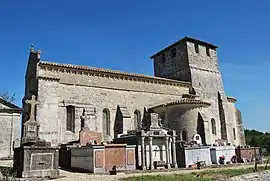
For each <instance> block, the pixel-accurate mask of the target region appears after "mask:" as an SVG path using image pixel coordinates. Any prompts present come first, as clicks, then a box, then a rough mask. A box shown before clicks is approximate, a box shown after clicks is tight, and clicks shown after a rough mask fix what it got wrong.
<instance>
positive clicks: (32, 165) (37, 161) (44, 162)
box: [13, 95, 59, 178]
mask: <svg viewBox="0 0 270 181" xmlns="http://www.w3.org/2000/svg"><path fill="white" fill-rule="evenodd" d="M25 103H27V104H30V105H31V110H30V119H29V120H28V121H26V122H25V124H24V125H23V137H22V139H21V140H22V144H21V145H19V147H14V148H13V150H14V158H13V168H14V169H15V170H16V171H17V177H20V178H21V177H22V178H39V177H49V178H57V177H58V176H59V170H58V155H59V153H58V148H56V147H51V143H50V142H46V141H45V140H41V139H40V138H39V137H38V133H39V123H38V122H37V121H36V120H35V117H34V115H35V105H36V104H37V102H36V100H35V96H34V95H33V96H32V99H31V100H27V101H25Z"/></svg>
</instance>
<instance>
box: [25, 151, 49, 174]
mask: <svg viewBox="0 0 270 181" xmlns="http://www.w3.org/2000/svg"><path fill="white" fill-rule="evenodd" d="M30 165H31V169H32V170H46V169H52V168H53V154H52V153H34V154H31V161H30Z"/></svg>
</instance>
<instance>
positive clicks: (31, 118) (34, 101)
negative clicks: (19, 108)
mask: <svg viewBox="0 0 270 181" xmlns="http://www.w3.org/2000/svg"><path fill="white" fill-rule="evenodd" d="M25 102H26V103H27V104H30V105H31V108H30V119H29V120H31V121H34V120H35V106H36V105H37V104H38V102H37V101H36V96H35V95H32V99H31V100H26V101H25Z"/></svg>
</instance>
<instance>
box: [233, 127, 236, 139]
mask: <svg viewBox="0 0 270 181" xmlns="http://www.w3.org/2000/svg"><path fill="white" fill-rule="evenodd" d="M233 139H234V140H236V133H235V128H233Z"/></svg>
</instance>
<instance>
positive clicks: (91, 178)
mask: <svg viewBox="0 0 270 181" xmlns="http://www.w3.org/2000/svg"><path fill="white" fill-rule="evenodd" d="M0 166H2V167H12V160H0ZM249 167H253V165H241V166H233V167H225V168H222V169H236V168H239V169H241V168H249ZM216 169H221V168H206V169H201V170H176V171H171V172H150V173H129V174H125V173H118V174H117V175H108V174H103V175H96V174H87V173H74V172H68V171H65V170H61V169H60V178H58V179H54V181H77V180H78V181H99V180H102V181H117V180H120V179H122V178H126V177H131V176H140V175H157V174H159V175H163V174H172V173H173V174H184V173H192V172H194V171H196V172H198V171H205V170H216Z"/></svg>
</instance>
